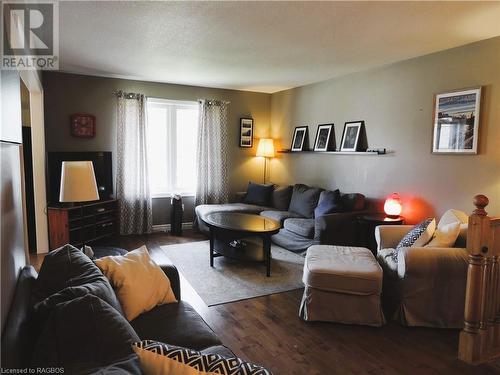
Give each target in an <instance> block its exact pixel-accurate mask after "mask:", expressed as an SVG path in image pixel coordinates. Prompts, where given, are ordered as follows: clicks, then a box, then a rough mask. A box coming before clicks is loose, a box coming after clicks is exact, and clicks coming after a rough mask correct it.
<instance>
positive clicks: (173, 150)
mask: <svg viewBox="0 0 500 375" xmlns="http://www.w3.org/2000/svg"><path fill="white" fill-rule="evenodd" d="M165 105H170V106H175V107H176V109H177V108H185V109H198V108H199V107H198V102H197V101H188V100H170V99H162V98H149V97H148V98H147V101H146V116H149V111H148V109H149V107H150V106H153V107H154V106H158V107H161V108H164V106H165ZM198 115H199V113H198ZM167 116H170V123H174V124H175V126H168V127H167V138H168V139H177V123H176V120H177V119H176V117H175V110H172V108H168V109H167ZM166 147H167V149H168V160H169V162H170V163H169V164H170V165H167V186H170V187H174V188H175V185H174V183H173V182H174V181H175V176H176V173H177V160H176V157H177V143H176V142H170V143H169V144H167V145H166ZM174 194H180V195H181V196H182V197H194V196H195V194H196V192H195V191H175V192H161V193H155V192H153V193H152V194H151V197H152V198H171V197H172V196H173V195H174Z"/></svg>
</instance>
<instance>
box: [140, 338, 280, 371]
mask: <svg viewBox="0 0 500 375" xmlns="http://www.w3.org/2000/svg"><path fill="white" fill-rule="evenodd" d="M132 348H133V349H134V351H135V353H136V354H137V355H138V356H139V360H140V362H141V368H142V370H143V371H144V373H145V374H146V375H169V374H176V375H200V374H221V375H272V373H271V371H269V370H266V369H265V368H264V367H261V366H258V365H255V364H253V363H249V362H245V361H243V360H242V359H240V358H225V357H223V356H221V355H218V354H201V353H200V352H198V351H196V350H191V349H186V348H182V347H179V346H174V345H168V344H163V343H161V342H157V341H151V340H144V341H139V342H135V343H133V344H132Z"/></svg>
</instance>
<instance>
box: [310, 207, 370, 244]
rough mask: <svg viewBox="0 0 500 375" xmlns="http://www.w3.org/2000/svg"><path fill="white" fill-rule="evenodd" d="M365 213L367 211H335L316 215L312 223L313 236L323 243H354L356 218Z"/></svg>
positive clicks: (355, 240) (356, 225) (355, 242)
mask: <svg viewBox="0 0 500 375" xmlns="http://www.w3.org/2000/svg"><path fill="white" fill-rule="evenodd" d="M367 213H368V212H367V211H352V212H337V213H333V214H327V215H323V216H320V217H317V218H315V223H314V238H315V239H316V240H319V242H320V243H321V244H325V245H339V246H353V245H356V244H357V242H358V240H357V227H358V223H357V218H358V216H360V215H365V214H367Z"/></svg>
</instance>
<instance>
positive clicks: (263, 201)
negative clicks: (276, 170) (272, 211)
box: [243, 181, 274, 206]
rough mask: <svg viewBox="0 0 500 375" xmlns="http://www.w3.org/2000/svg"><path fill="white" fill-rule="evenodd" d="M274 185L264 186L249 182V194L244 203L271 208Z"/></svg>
mask: <svg viewBox="0 0 500 375" xmlns="http://www.w3.org/2000/svg"><path fill="white" fill-rule="evenodd" d="M273 190H274V185H263V184H256V183H254V182H251V181H250V182H249V183H248V187H247V193H246V195H245V198H244V199H243V203H248V204H255V205H257V206H269V204H270V201H271V194H272V193H273Z"/></svg>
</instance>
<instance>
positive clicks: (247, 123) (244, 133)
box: [240, 118, 253, 148]
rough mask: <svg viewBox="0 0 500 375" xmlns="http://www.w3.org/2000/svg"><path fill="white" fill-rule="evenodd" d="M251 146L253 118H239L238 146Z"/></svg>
mask: <svg viewBox="0 0 500 375" xmlns="http://www.w3.org/2000/svg"><path fill="white" fill-rule="evenodd" d="M252 146H253V119H251V118H241V119H240V147H246V148H251V147H252Z"/></svg>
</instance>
